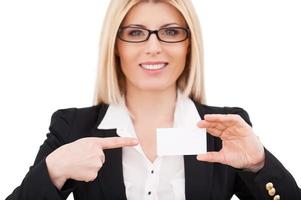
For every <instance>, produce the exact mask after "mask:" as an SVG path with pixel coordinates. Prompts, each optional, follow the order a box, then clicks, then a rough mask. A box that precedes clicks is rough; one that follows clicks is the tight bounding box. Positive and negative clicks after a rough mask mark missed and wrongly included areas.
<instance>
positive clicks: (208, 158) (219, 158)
mask: <svg viewBox="0 0 301 200" xmlns="http://www.w3.org/2000/svg"><path fill="white" fill-rule="evenodd" d="M197 160H199V161H205V162H212V163H213V162H216V163H222V164H223V163H224V157H223V154H221V153H220V152H216V151H212V152H207V153H206V154H199V155H197Z"/></svg>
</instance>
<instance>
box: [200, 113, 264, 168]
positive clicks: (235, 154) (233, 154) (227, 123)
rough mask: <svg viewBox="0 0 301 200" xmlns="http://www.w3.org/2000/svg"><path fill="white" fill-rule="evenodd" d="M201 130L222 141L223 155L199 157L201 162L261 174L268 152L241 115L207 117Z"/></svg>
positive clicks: (208, 115) (218, 153) (213, 154)
mask: <svg viewBox="0 0 301 200" xmlns="http://www.w3.org/2000/svg"><path fill="white" fill-rule="evenodd" d="M198 127H200V128H206V129H207V131H208V132H209V133H210V134H211V135H213V136H215V137H219V138H220V139H221V140H222V149H221V150H220V151H219V152H207V153H206V154H199V155H198V156H197V159H198V160H201V161H207V162H218V163H222V164H226V165H230V166H232V167H234V168H239V169H246V170H250V171H253V172H257V171H258V170H260V169H261V168H262V167H263V166H264V159H265V155H264V148H263V145H262V144H261V142H260V141H259V139H258V137H257V136H256V135H255V134H254V132H253V130H252V127H251V126H249V125H248V124H247V123H246V122H245V121H244V120H243V119H242V118H241V117H240V116H239V115H236V114H227V115H223V114H207V115H205V116H204V120H202V121H200V122H199V123H198Z"/></svg>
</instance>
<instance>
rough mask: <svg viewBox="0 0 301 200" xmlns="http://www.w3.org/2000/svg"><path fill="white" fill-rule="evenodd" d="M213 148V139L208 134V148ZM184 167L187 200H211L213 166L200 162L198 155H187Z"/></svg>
mask: <svg viewBox="0 0 301 200" xmlns="http://www.w3.org/2000/svg"><path fill="white" fill-rule="evenodd" d="M211 146H213V138H212V137H210V136H208V134H207V148H208V147H210V148H211ZM210 148H208V149H210ZM184 167H185V196H186V199H190V200H200V199H202V200H207V199H208V200H209V199H210V196H211V187H212V178H213V177H212V176H213V164H212V163H208V162H201V161H198V160H197V159H196V155H186V156H184Z"/></svg>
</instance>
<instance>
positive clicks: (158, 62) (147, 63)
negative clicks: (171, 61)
mask: <svg viewBox="0 0 301 200" xmlns="http://www.w3.org/2000/svg"><path fill="white" fill-rule="evenodd" d="M160 64H168V62H164V61H147V62H142V63H140V64H139V65H160Z"/></svg>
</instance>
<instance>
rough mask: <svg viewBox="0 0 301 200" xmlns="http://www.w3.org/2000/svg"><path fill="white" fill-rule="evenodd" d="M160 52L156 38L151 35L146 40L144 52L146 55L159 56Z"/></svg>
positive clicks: (159, 45)
mask: <svg viewBox="0 0 301 200" xmlns="http://www.w3.org/2000/svg"><path fill="white" fill-rule="evenodd" d="M161 51H162V48H161V43H160V41H159V39H158V38H157V36H156V34H151V35H150V37H149V38H148V40H147V41H146V47H145V52H146V54H150V55H156V54H160V53H161Z"/></svg>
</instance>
